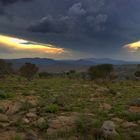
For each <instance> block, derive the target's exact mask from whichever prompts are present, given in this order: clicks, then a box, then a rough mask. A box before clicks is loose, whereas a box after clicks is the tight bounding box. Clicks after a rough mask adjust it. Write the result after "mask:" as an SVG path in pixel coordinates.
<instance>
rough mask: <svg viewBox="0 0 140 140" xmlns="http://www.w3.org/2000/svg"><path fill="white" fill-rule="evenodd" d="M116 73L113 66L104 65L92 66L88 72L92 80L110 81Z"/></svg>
mask: <svg viewBox="0 0 140 140" xmlns="http://www.w3.org/2000/svg"><path fill="white" fill-rule="evenodd" d="M113 71H114V68H113V65H112V64H102V65H97V66H91V67H90V68H89V70H88V74H89V76H90V78H91V80H95V79H104V80H107V79H110V77H111V73H112V72H113Z"/></svg>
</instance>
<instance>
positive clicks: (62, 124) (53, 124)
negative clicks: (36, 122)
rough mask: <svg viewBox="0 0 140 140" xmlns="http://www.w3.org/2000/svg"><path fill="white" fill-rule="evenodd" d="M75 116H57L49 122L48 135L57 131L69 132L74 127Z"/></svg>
mask: <svg viewBox="0 0 140 140" xmlns="http://www.w3.org/2000/svg"><path fill="white" fill-rule="evenodd" d="M75 120H76V117H75V116H59V117H57V118H56V119H54V120H51V121H50V122H49V128H48V130H47V133H48V134H52V133H55V132H56V131H57V130H69V129H71V128H73V127H75Z"/></svg>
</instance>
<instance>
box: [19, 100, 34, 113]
mask: <svg viewBox="0 0 140 140" xmlns="http://www.w3.org/2000/svg"><path fill="white" fill-rule="evenodd" d="M32 107H33V106H32V104H31V103H30V102H28V101H25V102H22V103H21V108H20V109H21V111H27V112H28V111H29V110H30V109H31V108H32Z"/></svg>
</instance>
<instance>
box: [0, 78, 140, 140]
mask: <svg viewBox="0 0 140 140" xmlns="http://www.w3.org/2000/svg"><path fill="white" fill-rule="evenodd" d="M103 138H105V139H107V140H110V139H112V140H126V139H127V140H140V81H121V82H114V83H106V84H105V85H104V84H95V83H94V82H92V81H84V80H81V79H77V80H76V79H73V80H72V79H68V78H58V77H56V78H50V79H35V80H33V81H32V82H27V81H26V80H24V79H20V78H17V77H7V78H6V79H4V80H1V81H0V140H96V139H99V140H101V139H103Z"/></svg>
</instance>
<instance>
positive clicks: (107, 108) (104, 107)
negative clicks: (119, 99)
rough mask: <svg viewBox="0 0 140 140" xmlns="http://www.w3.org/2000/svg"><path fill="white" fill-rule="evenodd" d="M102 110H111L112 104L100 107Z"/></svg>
mask: <svg viewBox="0 0 140 140" xmlns="http://www.w3.org/2000/svg"><path fill="white" fill-rule="evenodd" d="M100 108H101V109H103V110H110V109H111V108H112V106H111V105H110V104H107V103H104V104H102V105H101V106H100Z"/></svg>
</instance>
